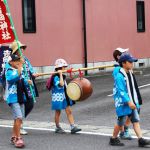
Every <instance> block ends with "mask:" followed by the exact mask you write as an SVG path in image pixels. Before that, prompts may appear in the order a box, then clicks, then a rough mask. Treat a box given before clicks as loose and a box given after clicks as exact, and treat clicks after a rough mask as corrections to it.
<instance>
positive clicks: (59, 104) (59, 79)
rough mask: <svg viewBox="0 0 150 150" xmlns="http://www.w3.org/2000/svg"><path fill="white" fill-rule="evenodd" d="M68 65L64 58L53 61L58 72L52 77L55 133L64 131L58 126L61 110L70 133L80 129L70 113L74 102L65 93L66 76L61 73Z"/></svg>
mask: <svg viewBox="0 0 150 150" xmlns="http://www.w3.org/2000/svg"><path fill="white" fill-rule="evenodd" d="M67 66H68V64H67V62H66V61H65V60H64V59H57V60H56V62H55V71H57V72H58V73H57V74H55V75H53V77H52V101H51V104H52V110H55V124H56V130H55V132H56V133H64V132H65V131H64V130H63V129H62V128H61V126H60V115H61V111H62V110H65V111H66V115H67V118H68V121H69V123H70V127H71V134H74V133H77V132H79V131H81V129H79V128H78V127H76V126H75V125H74V117H73V114H72V110H71V107H70V106H72V105H73V104H74V102H73V101H71V100H70V99H69V98H68V96H67V93H66V86H67V83H66V76H65V75H63V73H62V71H63V70H64V69H65V68H66V67H67Z"/></svg>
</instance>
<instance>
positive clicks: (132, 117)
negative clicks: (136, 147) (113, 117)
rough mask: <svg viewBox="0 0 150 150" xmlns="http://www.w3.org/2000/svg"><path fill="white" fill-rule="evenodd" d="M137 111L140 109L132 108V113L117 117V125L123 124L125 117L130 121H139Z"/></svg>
mask: <svg viewBox="0 0 150 150" xmlns="http://www.w3.org/2000/svg"><path fill="white" fill-rule="evenodd" d="M139 112H140V110H137V109H134V110H132V113H131V114H130V115H128V116H121V117H118V119H117V125H118V126H124V125H125V122H126V118H127V117H129V118H130V120H131V122H132V123H136V122H139V121H140V116H139Z"/></svg>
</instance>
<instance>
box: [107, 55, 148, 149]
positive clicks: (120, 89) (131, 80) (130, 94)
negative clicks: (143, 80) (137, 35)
mask: <svg viewBox="0 0 150 150" xmlns="http://www.w3.org/2000/svg"><path fill="white" fill-rule="evenodd" d="M136 61H137V59H135V58H134V57H132V56H131V55H130V54H128V53H123V54H122V55H121V56H120V58H119V64H120V66H121V69H120V71H119V73H117V74H116V75H114V79H115V80H114V82H115V83H114V85H115V88H114V101H115V108H116V114H117V117H118V120H117V124H116V125H115V127H114V132H113V136H112V137H111V138H110V142H109V144H110V145H112V146H124V144H123V143H121V141H120V140H119V138H118V137H117V136H118V133H119V131H120V129H121V128H122V127H123V126H124V124H125V121H126V117H127V116H128V117H129V118H130V120H131V122H132V124H133V128H134V131H135V133H136V135H137V137H138V145H139V147H145V146H147V145H150V141H149V140H146V139H144V138H143V137H142V132H141V128H140V123H139V121H140V117H139V113H138V112H139V110H140V103H139V99H140V98H141V96H140V93H139V90H138V87H137V84H136V79H135V77H134V76H132V75H131V70H132V68H133V62H136Z"/></svg>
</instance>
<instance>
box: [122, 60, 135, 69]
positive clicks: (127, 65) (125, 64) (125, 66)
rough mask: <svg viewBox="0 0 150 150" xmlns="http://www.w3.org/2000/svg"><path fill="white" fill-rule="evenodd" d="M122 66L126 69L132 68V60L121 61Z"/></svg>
mask: <svg viewBox="0 0 150 150" xmlns="http://www.w3.org/2000/svg"><path fill="white" fill-rule="evenodd" d="M123 68H124V69H126V70H131V69H133V62H129V61H126V62H124V63H123Z"/></svg>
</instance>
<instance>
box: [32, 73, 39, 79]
mask: <svg viewBox="0 0 150 150" xmlns="http://www.w3.org/2000/svg"><path fill="white" fill-rule="evenodd" d="M32 75H33V76H34V77H35V78H36V77H39V76H40V74H39V73H34V74H32Z"/></svg>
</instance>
